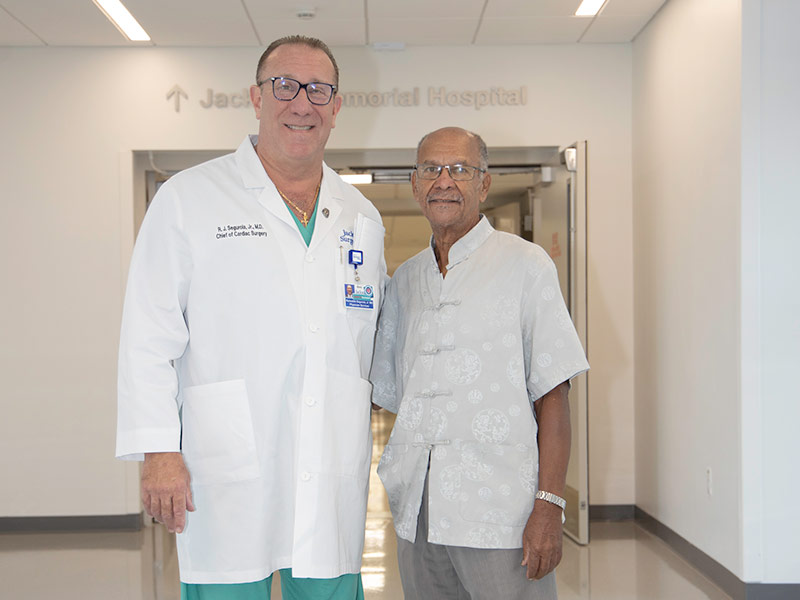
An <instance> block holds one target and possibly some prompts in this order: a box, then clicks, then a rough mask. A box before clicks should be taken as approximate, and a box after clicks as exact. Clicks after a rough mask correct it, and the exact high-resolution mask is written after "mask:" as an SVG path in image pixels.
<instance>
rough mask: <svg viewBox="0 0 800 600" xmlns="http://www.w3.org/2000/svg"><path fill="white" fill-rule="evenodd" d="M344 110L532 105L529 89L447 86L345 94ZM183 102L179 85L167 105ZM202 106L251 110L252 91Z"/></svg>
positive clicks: (210, 94) (204, 99)
mask: <svg viewBox="0 0 800 600" xmlns="http://www.w3.org/2000/svg"><path fill="white" fill-rule="evenodd" d="M341 96H342V99H343V102H342V103H343V104H344V106H347V107H349V108H386V107H392V106H398V107H406V106H422V104H423V101H424V103H425V106H430V107H440V108H455V107H457V106H471V107H473V108H474V109H475V110H480V109H482V108H487V107H492V106H525V105H526V104H527V103H528V87H527V86H524V85H523V86H520V87H518V88H512V89H506V88H504V87H492V88H488V89H482V90H451V89H448V88H446V87H444V86H439V87H428V88H427V90H426V93H425V94H423V93H422V92H421V91H420V88H418V87H415V88H412V89H408V90H400V89H399V88H394V89H392V91H390V92H379V91H371V92H343V93H342V94H341ZM181 98H183V99H184V100H187V101H188V100H189V94H188V93H187V92H186V91H185V90H184V89H183V88H181V86H180V85H178V84H175V85H174V86H172V88H170V90H169V91H168V92H167V101H168V102H172V104H173V107H174V109H175V112H180V111H181ZM198 103H199V104H200V106H201V107H202V108H204V109H207V110H209V109H226V108H250V107H251V106H252V103H251V102H250V91H249V90H248V89H247V88H243V89H242V90H240V91H236V92H230V93H229V92H222V91H219V90H215V89H213V88H206V91H205V93H204V94H201V95H200V98H199V99H198Z"/></svg>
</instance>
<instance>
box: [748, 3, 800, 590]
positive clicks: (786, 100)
mask: <svg viewBox="0 0 800 600" xmlns="http://www.w3.org/2000/svg"><path fill="white" fill-rule="evenodd" d="M743 16H744V19H743V21H744V22H743V53H742V54H743V82H742V84H743V85H742V91H743V122H742V141H743V149H742V183H743V185H742V188H743V189H742V192H743V197H742V205H743V219H742V240H743V244H742V246H743V247H742V263H743V270H742V296H743V309H744V310H743V314H742V330H743V348H742V371H743V374H742V379H743V386H742V389H743V392H744V393H743V396H742V415H743V427H742V437H743V452H742V472H743V480H744V481H743V486H742V497H743V508H744V510H743V533H742V540H743V541H742V543H743V546H744V556H743V560H744V570H745V579H746V580H748V581H764V582H770V583H800V551H798V546H797V540H798V539H800V518H798V516H797V498H798V497H800V477H799V476H800V469H798V467H797V457H798V456H800V437H799V436H798V435H797V423H798V422H800V403H798V401H797V386H796V385H795V384H794V377H793V376H794V374H795V373H796V371H797V365H798V360H800V316H799V315H800V300H798V298H800V271H798V268H797V257H798V256H800V241H799V240H798V237H797V224H798V223H800V202H798V200H800V194H798V193H797V191H796V181H795V179H796V176H795V173H796V171H797V163H798V160H800V151H799V150H798V147H797V140H798V139H800V115H798V108H797V107H798V106H800V77H798V75H797V57H798V56H800V38H798V36H797V32H796V25H797V23H798V22H800V4H798V3H797V2H795V1H793V0H749V1H747V0H746V1H745V2H743Z"/></svg>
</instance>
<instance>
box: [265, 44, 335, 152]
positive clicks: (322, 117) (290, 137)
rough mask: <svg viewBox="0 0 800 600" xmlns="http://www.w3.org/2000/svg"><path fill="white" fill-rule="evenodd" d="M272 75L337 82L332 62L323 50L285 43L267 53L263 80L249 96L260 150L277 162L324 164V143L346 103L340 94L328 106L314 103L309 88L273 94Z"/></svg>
mask: <svg viewBox="0 0 800 600" xmlns="http://www.w3.org/2000/svg"><path fill="white" fill-rule="evenodd" d="M270 77H290V78H292V79H296V80H297V81H299V82H300V83H309V82H312V81H317V82H321V83H330V84H334V83H335V73H334V68H333V64H331V61H330V59H329V58H328V57H327V56H326V55H325V53H324V52H323V51H322V50H319V49H316V48H311V47H309V46H306V45H303V44H285V45H283V46H279V47H278V48H276V49H275V50H274V51H273V52H272V53H271V54H270V55H269V57H268V58H267V60H266V63H265V64H264V66H263V68H262V69H261V73H259V80H260V81H266V83H264V84H262V85H261V86H256V85H254V86H251V88H250V99H251V100H252V102H253V106H254V107H255V110H256V118H258V120H259V127H258V139H259V144H258V153H259V155H261V156H262V158H263V159H265V160H267V161H268V162H269V163H272V164H274V165H285V164H287V163H288V164H293V163H294V164H296V163H298V162H301V163H309V164H312V165H314V164H321V163H322V155H323V152H324V149H325V144H326V142H327V141H328V136H329V135H330V133H331V129H333V128H334V126H335V125H336V115H337V114H338V112H339V109H340V108H341V105H342V98H341V96H339V95H338V94H337V95H334V97H333V99H331V101H330V102H329V103H328V104H325V105H324V106H319V105H316V104H311V102H309V101H308V97H307V96H306V92H305V90H302V89H301V90H300V92H299V93H298V94H297V96H296V97H295V98H294V100H291V101H289V102H284V101H281V100H277V99H276V98H275V96H273V94H272V82H271V81H269V78H270Z"/></svg>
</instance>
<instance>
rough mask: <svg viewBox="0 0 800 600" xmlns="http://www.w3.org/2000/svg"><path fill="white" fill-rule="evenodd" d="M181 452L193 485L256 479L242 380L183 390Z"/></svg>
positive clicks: (256, 465) (251, 437) (252, 445)
mask: <svg viewBox="0 0 800 600" xmlns="http://www.w3.org/2000/svg"><path fill="white" fill-rule="evenodd" d="M182 424H183V437H182V451H183V455H184V459H185V460H186V466H187V468H188V469H189V474H190V475H191V478H192V483H193V484H196V485H207V484H215V483H227V482H233V481H244V480H248V479H255V478H257V477H258V476H259V469H258V457H257V455H256V444H255V436H254V434H253V423H252V420H251V418H250V403H249V400H248V397H247V387H246V385H245V382H244V380H243V379H234V380H230V381H220V382H217V383H211V384H208V385H197V386H192V387H187V388H185V389H184V390H183V413H182Z"/></svg>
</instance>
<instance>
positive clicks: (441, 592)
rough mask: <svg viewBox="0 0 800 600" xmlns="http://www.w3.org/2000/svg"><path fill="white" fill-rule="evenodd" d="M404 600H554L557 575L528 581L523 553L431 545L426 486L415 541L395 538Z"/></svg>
mask: <svg viewBox="0 0 800 600" xmlns="http://www.w3.org/2000/svg"><path fill="white" fill-rule="evenodd" d="M397 558H398V562H399V563H400V579H401V580H402V582H403V594H404V595H405V599H406V600H556V598H557V594H556V574H555V571H551V572H550V573H548V574H547V575H546V576H545V577H543V578H542V579H539V580H538V581H537V580H533V581H530V580H528V578H527V575H526V567H523V566H521V565H520V563H521V562H522V548H515V549H512V550H490V549H480V548H465V547H462V546H444V545H441V544H431V543H428V481H427V479H426V480H425V489H424V491H423V493H422V506H421V507H420V511H419V518H418V519H417V536H416V541H415V542H414V543H413V544H412V543H411V542H409V541H408V540H404V539H402V538H397Z"/></svg>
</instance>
